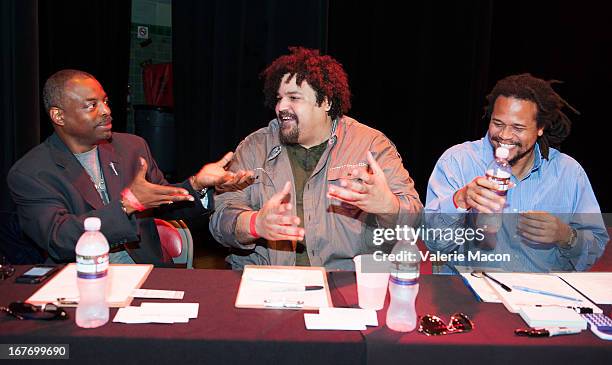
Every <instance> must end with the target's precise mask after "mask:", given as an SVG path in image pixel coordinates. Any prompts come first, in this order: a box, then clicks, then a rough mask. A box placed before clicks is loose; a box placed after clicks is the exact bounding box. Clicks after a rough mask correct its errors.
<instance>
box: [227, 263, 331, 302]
mask: <svg viewBox="0 0 612 365" xmlns="http://www.w3.org/2000/svg"><path fill="white" fill-rule="evenodd" d="M306 285H309V286H310V285H316V286H322V287H323V289H319V290H313V291H299V290H295V291H294V290H291V288H295V287H299V286H306ZM287 288H289V290H287V291H283V290H285V289H287ZM279 290H280V291H279ZM234 306H235V307H236V308H259V309H297V310H317V309H319V308H322V307H333V303H332V299H331V294H330V292H329V284H328V282H327V272H326V271H325V268H323V267H306V266H260V265H246V266H245V267H244V271H243V272H242V278H241V279H240V287H239V288H238V294H237V295H236V302H235V303H234Z"/></svg>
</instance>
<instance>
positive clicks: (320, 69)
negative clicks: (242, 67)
mask: <svg viewBox="0 0 612 365" xmlns="http://www.w3.org/2000/svg"><path fill="white" fill-rule="evenodd" d="M289 51H290V52H291V53H290V54H288V55H284V56H281V57H279V58H277V59H276V60H274V61H273V62H272V63H271V64H270V65H269V66H268V67H267V68H266V69H265V70H264V71H263V72H262V73H261V77H262V78H263V79H264V95H265V104H266V106H268V107H270V108H272V109H274V107H275V106H276V96H277V94H278V87H279V85H280V82H281V81H282V78H283V76H284V75H285V74H289V75H290V76H289V78H288V79H287V81H289V80H291V79H292V78H293V76H296V80H295V81H296V83H297V84H298V85H301V84H302V82H303V81H304V80H306V82H308V85H310V87H312V88H313V90H314V91H315V92H316V94H317V104H318V105H321V103H322V102H323V99H324V98H325V97H327V100H328V101H329V102H330V103H331V109H330V110H329V112H328V113H329V116H330V117H331V118H332V120H333V119H336V118H338V117H341V116H342V115H344V114H345V113H346V112H348V111H349V109H350V108H351V91H350V88H349V85H348V77H347V75H346V72H344V69H343V68H342V65H341V64H340V63H339V62H338V61H336V60H335V59H333V58H332V57H330V56H322V55H320V54H319V51H318V50H316V49H307V48H302V47H289Z"/></svg>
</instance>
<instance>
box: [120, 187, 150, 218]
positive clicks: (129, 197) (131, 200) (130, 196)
mask: <svg viewBox="0 0 612 365" xmlns="http://www.w3.org/2000/svg"><path fill="white" fill-rule="evenodd" d="M121 197H122V198H123V199H125V201H127V203H128V204H129V205H130V206H131V207H132V208H134V209H136V210H137V211H139V212H142V211H143V210H145V209H146V208H145V206H144V205H142V203H141V202H140V201H139V200H138V198H137V197H136V195H134V193H132V190H130V189H129V188H125V189H123V191H122V192H121Z"/></svg>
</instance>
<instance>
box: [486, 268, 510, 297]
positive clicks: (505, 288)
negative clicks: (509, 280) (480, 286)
mask: <svg viewBox="0 0 612 365" xmlns="http://www.w3.org/2000/svg"><path fill="white" fill-rule="evenodd" d="M482 275H483V276H486V277H487V278H489V279H491V280H492V281H493V282H494V283H496V284H497V285H499V286H501V287H502V288H503V289H504V290H505V291H507V292H511V291H512V288H510V287H509V286H508V285H506V284H504V283H502V282H501V281H499V280H497V279H495V278H494V277H492V276H491V275H489V274H487V273H486V272H484V271H483V272H482Z"/></svg>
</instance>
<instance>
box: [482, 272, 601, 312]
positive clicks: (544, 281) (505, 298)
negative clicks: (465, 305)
mask: <svg viewBox="0 0 612 365" xmlns="http://www.w3.org/2000/svg"><path fill="white" fill-rule="evenodd" d="M489 275H491V276H492V277H494V278H495V279H497V280H499V281H501V282H502V283H504V284H506V285H507V286H509V287H511V288H514V287H516V286H520V287H528V288H530V289H532V290H533V291H532V292H528V291H524V290H516V289H513V290H512V291H511V292H507V291H505V290H504V289H502V288H501V287H500V286H499V285H491V287H492V288H493V290H495V291H496V292H497V295H498V296H499V298H500V299H501V301H502V303H504V306H506V308H507V309H508V311H510V312H511V313H518V312H519V310H520V309H521V307H524V306H527V307H533V306H536V305H542V306H544V308H546V307H550V306H555V305H557V306H560V307H567V306H571V307H588V308H592V309H593V312H594V313H602V310H601V308H599V307H598V306H596V305H595V304H593V303H592V302H591V301H590V300H588V299H587V298H585V297H584V296H583V295H581V294H580V293H578V292H577V291H576V290H574V288H572V287H571V286H569V285H567V283H565V282H564V281H563V280H561V279H560V278H559V277H557V276H555V275H551V274H544V273H542V274H532V273H489ZM536 291H542V292H549V293H556V294H559V295H561V296H565V297H568V298H569V297H572V298H576V299H578V301H574V300H568V299H563V298H561V297H554V296H550V295H544V294H539V293H537V292H536Z"/></svg>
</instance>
